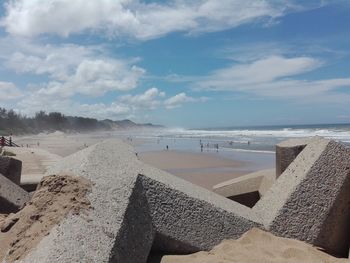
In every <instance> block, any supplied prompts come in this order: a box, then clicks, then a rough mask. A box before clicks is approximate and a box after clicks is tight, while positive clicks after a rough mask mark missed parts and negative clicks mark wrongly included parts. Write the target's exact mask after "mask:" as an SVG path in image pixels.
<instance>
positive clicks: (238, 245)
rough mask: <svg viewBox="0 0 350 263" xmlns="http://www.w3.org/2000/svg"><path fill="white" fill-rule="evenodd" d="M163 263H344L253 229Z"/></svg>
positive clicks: (164, 258) (308, 246) (303, 244)
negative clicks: (206, 249) (235, 238)
mask: <svg viewBox="0 0 350 263" xmlns="http://www.w3.org/2000/svg"><path fill="white" fill-rule="evenodd" d="M154 262H161V263H263V262H264V263H341V262H344V263H345V262H349V260H348V259H339V258H335V257H332V256H330V255H328V254H326V253H324V252H322V251H320V250H318V249H317V248H315V247H313V246H311V245H308V244H306V243H304V242H301V241H298V240H293V239H288V238H281V237H276V236H274V235H272V234H270V233H268V232H264V231H262V230H259V229H257V228H254V229H252V230H250V231H248V232H246V233H245V234H244V235H243V236H242V237H241V238H239V239H237V240H224V241H222V242H221V243H220V244H219V245H217V246H216V247H214V248H213V249H212V250H211V251H209V252H205V251H202V252H198V253H194V254H192V255H185V256H164V257H163V258H161V259H160V260H159V259H158V260H157V261H156V260H154Z"/></svg>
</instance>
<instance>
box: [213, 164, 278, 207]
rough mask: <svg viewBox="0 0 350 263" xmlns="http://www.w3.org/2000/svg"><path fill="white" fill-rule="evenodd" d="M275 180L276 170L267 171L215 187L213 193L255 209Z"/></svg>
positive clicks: (246, 175) (250, 174)
mask: <svg viewBox="0 0 350 263" xmlns="http://www.w3.org/2000/svg"><path fill="white" fill-rule="evenodd" d="M275 180H276V172H275V169H267V170H262V171H257V172H254V173H249V174H245V175H242V176H240V177H237V178H233V179H231V180H228V181H225V182H222V183H219V184H217V185H214V186H213V191H214V192H215V193H217V194H219V195H221V196H224V197H227V198H229V199H231V200H233V201H236V202H238V203H240V204H243V205H245V206H248V207H253V206H254V205H255V204H256V202H257V201H259V199H260V197H261V196H262V195H264V193H265V192H266V191H267V190H268V189H269V188H270V187H271V185H272V184H273V183H274V182H275Z"/></svg>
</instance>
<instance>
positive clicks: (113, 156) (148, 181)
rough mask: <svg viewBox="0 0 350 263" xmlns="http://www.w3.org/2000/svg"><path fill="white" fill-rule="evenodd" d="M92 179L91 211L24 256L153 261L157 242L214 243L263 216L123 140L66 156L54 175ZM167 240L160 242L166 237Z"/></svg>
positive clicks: (173, 247) (189, 247)
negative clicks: (144, 158) (145, 157)
mask: <svg viewBox="0 0 350 263" xmlns="http://www.w3.org/2000/svg"><path fill="white" fill-rule="evenodd" d="M61 173H69V174H73V175H76V176H83V177H85V178H87V179H89V180H90V181H91V182H92V184H93V186H92V190H91V193H90V194H89V195H88V196H87V197H88V199H89V200H90V202H91V205H92V207H93V209H92V210H90V211H89V212H88V215H69V216H68V217H67V218H66V219H65V220H64V221H62V222H61V223H60V225H57V226H56V227H55V228H54V229H53V230H52V231H51V232H50V234H49V235H48V236H47V237H45V238H44V239H43V240H42V241H41V242H40V243H39V245H38V246H37V248H36V249H35V250H33V251H32V252H31V253H30V254H29V255H28V256H27V257H26V258H25V259H24V260H23V262H39V261H40V262H43V263H44V262H123V263H124V262H125V263H128V262H130V263H131V262H133V263H137V262H146V260H147V257H148V254H149V252H150V250H151V248H152V246H153V247H154V249H159V250H167V251H173V252H180V251H183V249H186V251H187V252H194V251H198V250H201V249H209V248H211V247H212V246H214V245H216V244H218V243H219V242H220V241H221V240H222V239H223V238H238V237H239V236H240V235H241V234H243V233H244V232H246V231H247V230H249V229H251V228H252V227H256V226H258V227H259V226H260V227H261V225H260V224H259V223H257V221H260V220H259V219H258V218H257V216H256V215H255V214H254V212H253V211H251V209H249V208H247V207H244V206H242V205H240V204H238V203H233V202H231V201H230V200H227V199H225V198H223V197H220V196H218V195H216V194H214V193H211V192H209V191H208V190H205V189H203V188H200V187H197V186H194V185H192V184H190V183H188V182H186V181H184V180H182V179H180V178H177V177H175V176H173V175H170V174H168V173H166V172H163V171H161V170H158V169H156V168H153V167H150V166H148V165H146V164H143V163H142V162H140V161H139V160H138V159H137V158H136V156H135V153H134V151H133V149H132V148H131V147H130V146H128V145H126V144H124V143H122V142H120V141H118V140H110V141H106V142H102V143H99V144H96V145H94V146H92V147H89V148H87V149H85V150H82V151H80V152H78V153H76V154H74V155H71V156H69V157H67V158H64V159H63V160H61V161H59V162H58V163H57V164H56V165H54V166H53V167H52V169H50V170H49V171H48V174H61ZM160 241H161V242H160Z"/></svg>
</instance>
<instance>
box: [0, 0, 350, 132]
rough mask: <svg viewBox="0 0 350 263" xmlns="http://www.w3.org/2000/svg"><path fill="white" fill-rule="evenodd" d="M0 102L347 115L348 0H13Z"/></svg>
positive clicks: (170, 119)
mask: <svg viewBox="0 0 350 263" xmlns="http://www.w3.org/2000/svg"><path fill="white" fill-rule="evenodd" d="M0 15H1V18H0V92H1V96H0V105H1V106H2V107H6V108H13V109H15V110H16V111H18V112H21V113H22V114H26V115H29V116H31V115H33V114H35V112H37V111H39V110H45V111H48V112H50V111H60V112H62V113H64V114H67V115H78V116H89V117H95V118H98V119H104V118H110V119H115V120H117V119H124V118H129V119H132V120H134V121H137V122H153V123H158V124H164V125H167V126H171V127H186V128H196V127H215V126H220V127H222V126H245V125H278V124H308V123H311V124H315V123H347V122H350V107H349V105H350V59H349V58H350V27H349V26H350V1H346V0H339V1H337V0H334V1H330V0H329V1H327V0H319V1H318V0H310V1H297V0H281V1H275V0H245V1H243V0H221V1H217V0H192V1H185V0H173V1H141V0H100V1H95V0H90V1H88V0H75V1H71V0H45V1H44V0H13V1H3V2H2V6H1V9H0Z"/></svg>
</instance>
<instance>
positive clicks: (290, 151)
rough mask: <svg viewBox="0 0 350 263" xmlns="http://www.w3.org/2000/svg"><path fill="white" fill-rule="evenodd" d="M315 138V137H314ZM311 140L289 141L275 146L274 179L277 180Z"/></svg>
mask: <svg viewBox="0 0 350 263" xmlns="http://www.w3.org/2000/svg"><path fill="white" fill-rule="evenodd" d="M315 138H317V137H315ZM310 140H312V139H311V138H301V139H289V140H286V141H283V142H281V143H279V144H277V145H276V177H277V178H278V177H279V176H280V175H281V174H282V173H283V172H284V171H285V170H286V169H287V167H288V166H289V165H290V164H291V163H292V162H293V161H294V159H295V158H296V157H297V156H298V154H299V153H300V152H301V151H302V150H303V149H304V148H305V146H306V145H307V144H308V142H309V141H310Z"/></svg>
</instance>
